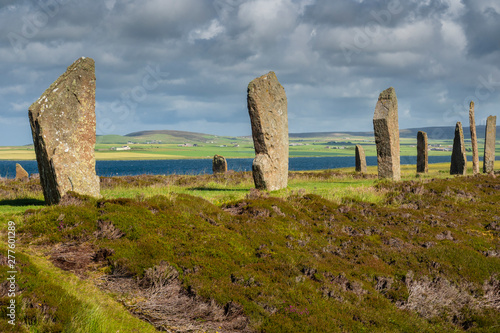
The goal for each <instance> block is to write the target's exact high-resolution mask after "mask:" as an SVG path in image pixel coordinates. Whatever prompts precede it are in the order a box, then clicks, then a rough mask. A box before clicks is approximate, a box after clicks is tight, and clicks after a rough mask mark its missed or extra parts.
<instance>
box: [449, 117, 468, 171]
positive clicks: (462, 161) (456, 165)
mask: <svg viewBox="0 0 500 333" xmlns="http://www.w3.org/2000/svg"><path fill="white" fill-rule="evenodd" d="M466 173H467V155H466V154H465V144H464V131H463V129H462V123H461V122H458V123H457V125H456V126H455V139H454V140H453V153H452V155H451V166H450V174H451V175H465V174H466Z"/></svg>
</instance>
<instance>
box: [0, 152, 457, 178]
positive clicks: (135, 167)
mask: <svg viewBox="0 0 500 333" xmlns="http://www.w3.org/2000/svg"><path fill="white" fill-rule="evenodd" d="M252 161H253V159H252V158H229V159H227V165H228V169H229V170H234V171H250V170H252ZM450 161H451V157H450V156H429V163H443V162H450ZM16 163H19V164H21V165H22V167H23V168H24V169H25V170H26V171H27V172H28V173H29V174H33V173H38V167H37V163H36V161H26V160H25V161H12V160H0V177H4V178H14V177H15V176H16ZM416 163H417V157H416V156H401V164H414V165H416ZM366 164H367V165H369V166H370V165H377V157H376V156H367V157H366ZM354 166H355V160H354V157H350V156H335V157H293V158H290V159H289V170H291V171H306V170H324V169H337V168H349V167H352V168H354ZM96 172H97V175H98V176H103V177H111V176H136V175H143V174H149V175H171V174H178V175H199V174H210V173H212V160H211V159H188V160H186V159H184V160H133V161H96Z"/></svg>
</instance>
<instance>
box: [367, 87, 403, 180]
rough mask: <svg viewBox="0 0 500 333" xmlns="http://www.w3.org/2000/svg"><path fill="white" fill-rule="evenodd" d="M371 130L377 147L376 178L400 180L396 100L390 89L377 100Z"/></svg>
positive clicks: (392, 89) (393, 92)
mask: <svg viewBox="0 0 500 333" xmlns="http://www.w3.org/2000/svg"><path fill="white" fill-rule="evenodd" d="M373 128H374V132H375V143H376V145H377V162H378V177H379V178H388V179H392V180H400V179H401V169H400V161H399V124H398V99H397V97H396V91H395V90H394V88H392V87H391V88H389V89H386V90H384V91H383V92H382V93H381V94H380V96H379V98H378V102H377V105H376V107H375V114H374V116H373Z"/></svg>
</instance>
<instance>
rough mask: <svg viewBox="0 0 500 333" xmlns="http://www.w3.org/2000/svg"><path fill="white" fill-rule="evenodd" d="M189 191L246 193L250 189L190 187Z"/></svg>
mask: <svg viewBox="0 0 500 333" xmlns="http://www.w3.org/2000/svg"><path fill="white" fill-rule="evenodd" d="M188 190H189V191H213V192H217V191H220V192H248V191H250V189H246V188H212V187H203V186H200V187H190V188H188Z"/></svg>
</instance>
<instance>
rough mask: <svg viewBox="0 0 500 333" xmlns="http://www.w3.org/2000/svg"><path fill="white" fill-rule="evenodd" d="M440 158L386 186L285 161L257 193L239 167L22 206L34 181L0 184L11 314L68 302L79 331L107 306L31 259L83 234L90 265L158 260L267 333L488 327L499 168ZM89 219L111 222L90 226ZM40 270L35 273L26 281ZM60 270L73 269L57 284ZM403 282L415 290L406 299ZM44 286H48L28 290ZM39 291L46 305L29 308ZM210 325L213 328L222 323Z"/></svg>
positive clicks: (106, 185) (130, 182) (125, 182)
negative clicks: (16, 262)
mask: <svg viewBox="0 0 500 333" xmlns="http://www.w3.org/2000/svg"><path fill="white" fill-rule="evenodd" d="M446 167H447V165H446V164H443V165H432V166H431V175H429V176H426V177H423V178H418V179H415V177H414V170H413V169H414V167H413V166H412V167H404V179H406V182H405V183H399V184H396V185H395V186H394V185H392V184H391V183H386V182H378V181H376V180H375V179H374V178H373V176H369V177H368V178H359V177H356V176H354V175H353V174H352V173H350V172H349V171H348V170H344V171H326V172H312V173H310V172H300V173H292V174H291V180H290V186H289V189H287V190H282V191H278V192H274V193H271V194H270V195H269V196H268V195H266V194H264V195H262V194H255V193H254V194H250V195H249V189H250V188H251V187H252V181H251V178H250V174H249V173H243V174H240V173H237V174H229V175H227V176H225V177H216V178H214V177H212V176H208V175H207V176H169V177H160V176H148V177H119V178H107V179H104V180H103V181H104V182H103V195H104V199H102V200H99V201H95V200H87V199H83V200H81V199H74V201H73V204H70V205H67V206H58V207H47V208H43V209H42V210H37V211H31V212H29V213H28V214H24V215H23V214H19V213H17V212H19V211H22V210H23V209H26V208H28V207H27V206H25V204H30V205H36V204H37V203H38V201H36V200H39V199H40V189H39V188H37V187H36V184H28V185H29V186H28V187H29V188H28V189H25V190H22V188H23V186H24V185H22V184H17V185H16V184H15V183H14V185H15V186H14V187H9V186H4V187H3V188H2V191H3V192H2V193H4V195H3V196H4V197H5V196H6V197H7V198H6V199H4V200H2V202H1V203H2V204H1V205H0V212H1V211H3V220H7V219H13V220H15V221H16V222H17V223H18V232H19V235H20V237H21V238H23V237H24V240H23V241H22V242H20V243H23V244H24V246H25V247H26V249H25V250H24V252H28V253H30V256H26V257H20V259H21V261H24V265H26V267H27V268H26V269H24V271H23V272H22V274H20V276H23V279H25V282H23V283H24V284H22V287H23V289H25V290H26V292H23V294H22V295H23V296H22V298H23V299H24V300H25V302H26V306H27V309H31V307H33V310H30V311H31V312H29V311H28V312H29V313H28V312H27V313H28V314H26V315H24V317H23V316H21V319H22V320H24V321H25V322H29V323H31V325H32V326H33V327H45V326H43V325H49V324H50V323H49V320H48V319H50V318H56V323H55V324H54V325H62V326H61V327H65V326H64V325H69V324H68V323H67V319H65V318H68V316H70V314H68V313H73V314H74V313H80V314H81V315H82V317H83V319H82V320H81V323H80V324H78V325H77V326H78V327H76V328H74V327H73V328H72V331H76V329H80V330H81V331H86V330H87V327H88V326H89V325H91V324H89V323H93V324H92V325H94V326H95V327H99V325H104V323H107V322H108V321H109V319H111V318H113V317H114V316H116V314H113V312H106V311H108V310H103V309H102V308H100V310H99V311H100V312H99V314H98V315H96V312H95V311H96V310H95V304H94V307H92V303H93V302H92V300H93V296H92V297H90V296H89V297H87V298H82V297H78V295H79V294H81V293H82V292H81V290H86V291H87V293H88V291H89V290H92V293H95V294H96V295H97V296H96V297H103V298H106V297H107V296H106V295H102V294H101V292H98V291H95V290H94V289H91V288H92V286H90V285H87V286H84V287H82V288H84V289H75V288H74V289H71V288H68V287H67V286H66V285H67V284H70V285H72V284H74V283H76V284H78V283H79V282H78V281H80V280H78V279H76V280H75V279H74V278H71V275H68V274H67V273H61V272H60V271H59V270H58V269H55V268H53V267H52V266H51V265H50V264H48V262H47V261H46V260H45V259H40V256H42V255H41V253H47V251H50V249H52V248H53V247H54V246H56V245H61V244H65V243H66V244H67V243H71V244H79V243H82V244H91V245H92V247H93V249H94V250H98V249H111V250H112V251H113V252H114V254H113V255H112V256H111V257H109V258H108V261H105V262H104V263H102V265H103V266H102V267H101V268H93V269H97V270H98V271H96V272H99V271H102V270H104V271H107V272H108V273H113V272H115V273H116V272H121V274H123V272H128V274H131V275H132V276H137V277H139V278H142V276H143V275H144V273H145V271H146V270H147V269H148V268H151V267H153V266H155V265H159V264H160V263H161V261H167V262H168V263H169V264H170V265H173V266H174V267H175V268H176V269H177V270H178V271H179V272H180V280H181V282H182V283H183V285H184V286H185V287H186V288H188V289H189V290H191V291H195V292H196V293H197V294H198V295H201V296H202V297H204V298H205V299H213V300H215V301H216V302H217V303H218V304H221V305H226V306H227V305H228V304H231V303H230V302H236V303H237V304H241V305H242V307H243V311H244V313H245V314H246V315H247V316H248V317H249V318H250V325H251V327H253V328H255V329H257V330H262V331H266V332H308V331H309V332H325V331H331V332H354V331H356V332H364V331H366V332H400V331H405V332H454V331H461V330H462V329H463V328H468V329H469V331H471V332H494V331H495V327H498V325H500V316H499V312H498V310H497V311H494V310H488V309H486V310H484V311H479V310H477V309H476V307H475V305H474V304H475V303H474V302H476V303H477V302H481V300H482V299H483V298H482V297H483V295H485V293H486V292H485V290H484V288H483V287H484V285H485V283H488V281H490V279H491V277H492V276H494V275H495V273H498V272H500V259H499V258H498V257H494V256H485V255H484V253H488V251H490V252H491V253H495V251H496V253H498V251H499V250H500V243H499V241H498V236H499V235H498V232H497V231H494V230H491V228H490V229H488V228H486V227H487V226H488V225H491V222H494V220H495V219H497V220H498V216H500V211H499V209H498V205H496V204H494V203H497V202H498V201H499V200H500V195H499V192H498V188H500V180H496V179H492V178H489V177H479V178H473V177H471V178H463V177H458V178H452V179H446V177H447V172H446V170H445V169H446ZM375 172H376V171H375V168H370V170H369V173H370V174H372V175H374V173H375ZM431 177H433V178H434V179H435V180H433V181H429V180H430V179H431ZM14 191H16V193H14ZM307 193H315V194H307ZM120 197H128V198H129V199H117V198H120ZM114 198H116V199H114ZM8 200H10V201H8ZM75 204H76V205H75ZM230 212H232V214H231V213H230ZM97 221H107V222H110V223H112V225H113V226H114V227H115V228H117V229H119V230H120V231H121V232H122V233H124V235H123V236H122V237H119V238H117V239H109V238H106V237H104V238H103V237H96V236H95V235H96V233H97V234H98V233H99V232H100V229H99V228H100V227H99V223H98V222H97ZM23 235H24V236H23ZM28 235H29V236H28ZM3 237H5V235H3ZM29 242H31V246H29V247H28V243H29ZM34 244H37V245H38V246H41V247H40V250H39V251H37V252H34V251H33V250H32V249H33V245H34ZM423 245H425V246H423ZM30 249H31V250H30ZM44 251H45V252H44ZM93 269H90V268H89V270H90V271H92V270H93ZM37 272H38V273H37ZM39 274H43V275H44V276H46V277H47V279H46V280H44V281H42V282H40V283H43V284H47V285H39V286H38V285H36V284H35V286H34V287H32V284H34V280H33V279H35V276H39ZM92 274H94V273H92ZM36 279H37V281H38V278H36ZM61 279H62V281H73V282H71V283H70V282H63V283H62V284H61V285H59V283H58V281H59V280H61ZM65 279H66V280H65ZM71 279H73V280H71ZM426 281H427V282H426ZM443 281H445V282H443ZM82 283H83V282H82ZM447 283H448V284H447ZM48 285H50V286H51V287H50V288H48ZM58 285H59V286H60V287H61V286H62V287H61V288H60V289H58V288H57V287H58ZM416 287H420V288H424V291H425V292H426V293H427V294H428V296H425V295H427V294H424V296H422V293H421V294H420V296H421V297H420V298H418V297H417V296H419V294H416V290H418V288H416ZM30 288H31V289H30ZM37 288H38V289H37ZM85 288H86V289H85ZM425 288H427V289H425ZM48 289H50V290H54V291H53V293H54V296H50V295H46V294H41V295H42V296H40V294H38V293H40V292H41V291H42V290H48ZM78 290H79V291H78ZM443 290H444V291H443ZM440 292H441V294H440ZM445 292H447V293H445ZM466 293H467V295H469V294H471V295H474V296H470V297H472V298H470V297H469V298H467V297H466V295H465V294H466ZM56 295H59V298H58V297H56ZM433 295H434V296H436V295H437V296H438V298H444V299H447V298H450V299H453V300H454V301H455V304H451V305H450V304H448V305H443V304H441V303H439V302H438V301H437V300H435V299H433V298H432V296H433ZM443 295H444V296H443ZM459 296H460V297H459ZM116 297H118V298H123V296H120V295H117V296H116ZM453 297H455V298H453ZM62 299H64V301H62ZM464 299H465V300H469V301H463V300H464ZM40 300H43V301H45V300H47V301H46V307H41V308H40V309H38V308H37V306H36V304H38V303H37V302H39V301H40ZM461 300H462V301H461ZM128 301H129V303H128V304H136V305H137V304H139V305H140V304H142V303H141V302H143V301H144V300H141V299H135V300H134V299H133V298H131V299H128ZM497 302H498V299H497ZM44 304H45V303H44ZM426 304H431V305H433V309H437V310H436V312H435V313H431V314H429V310H428V309H427V308H426ZM457 304H458V305H457ZM397 305H398V306H397ZM110 306H111V308H113V309H115V310H113V311H118V310H117V309H118V308H119V307H116V306H112V305H110ZM405 308H406V309H405ZM139 312H140V311H139ZM4 317H5V316H3V317H2V318H4ZM44 318H45V319H44ZM124 323H125V324H124V325H125V326H124V327H122V329H121V330H120V332H127V331H130V332H133V331H134V329H133V328H132V327H134V326H133V325H135V324H134V323H133V321H131V319H124ZM3 324H5V323H3ZM220 325H221V326H220V327H221V329H220V330H219V331H220V332H226V331H234V330H232V329H231V327H229V326H227V325H228V324H227V325H226V324H223V323H221V324H220ZM224 325H226V326H224ZM47 327H48V326H47ZM54 327H56V326H54ZM57 327H59V326H57ZM68 327H69V326H68ZM53 331H58V330H56V329H54V330H53ZM70 331H71V330H70ZM87 331H90V330H87ZM94 331H96V332H98V331H103V332H108V331H111V330H99V329H95V330H94Z"/></svg>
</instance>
